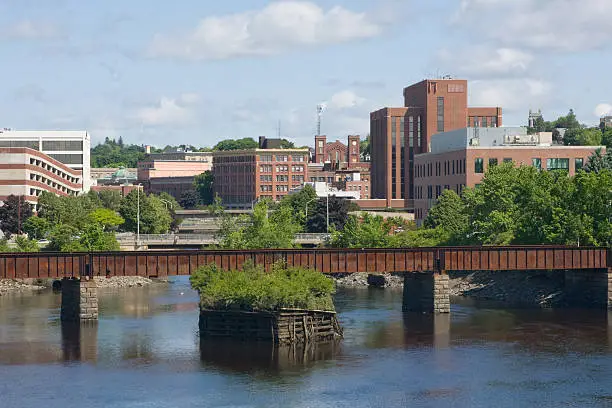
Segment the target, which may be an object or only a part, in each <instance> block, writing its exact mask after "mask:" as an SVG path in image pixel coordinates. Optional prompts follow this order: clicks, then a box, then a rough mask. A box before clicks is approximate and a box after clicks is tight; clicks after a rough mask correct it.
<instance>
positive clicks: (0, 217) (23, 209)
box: [0, 194, 33, 237]
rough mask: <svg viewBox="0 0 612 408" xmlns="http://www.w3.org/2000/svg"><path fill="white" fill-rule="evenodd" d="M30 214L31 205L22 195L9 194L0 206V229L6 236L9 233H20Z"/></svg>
mask: <svg viewBox="0 0 612 408" xmlns="http://www.w3.org/2000/svg"><path fill="white" fill-rule="evenodd" d="M32 214H33V211H32V205H31V204H30V203H28V202H27V201H26V199H25V197H24V196H16V195H12V194H11V195H10V196H8V197H7V199H6V200H4V203H3V204H2V206H1V207H0V229H2V231H3V232H4V234H5V235H6V236H7V237H10V236H11V234H20V233H21V232H22V230H23V225H24V224H25V222H26V221H27V220H28V218H30V217H31V216H32Z"/></svg>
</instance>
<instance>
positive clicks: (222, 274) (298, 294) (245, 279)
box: [189, 264, 334, 311]
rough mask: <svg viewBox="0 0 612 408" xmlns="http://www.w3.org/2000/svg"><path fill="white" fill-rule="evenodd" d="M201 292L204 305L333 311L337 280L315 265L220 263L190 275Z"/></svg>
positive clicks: (248, 308) (249, 308) (249, 309)
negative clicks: (234, 266)
mask: <svg viewBox="0 0 612 408" xmlns="http://www.w3.org/2000/svg"><path fill="white" fill-rule="evenodd" d="M189 280H190V282H191V286H192V287H193V288H194V289H196V290H197V291H198V292H199V293H200V302H201V305H202V307H203V308H206V309H215V310H228V309H231V310H247V311H263V310H267V311H275V310H279V309H284V308H288V309H292V308H295V309H311V310H327V311H333V310H334V304H333V299H332V295H333V293H334V283H333V281H332V280H331V279H330V278H327V277H326V276H325V275H323V274H321V273H319V272H316V271H313V270H311V269H302V268H286V267H284V266H282V265H278V264H277V265H275V266H274V267H273V268H272V271H271V272H268V273H266V272H265V271H264V269H263V268H261V267H258V266H253V265H252V264H251V265H245V267H244V269H242V270H232V271H227V272H226V271H221V270H219V269H218V268H217V267H216V265H210V266H205V267H201V268H199V269H198V270H197V271H196V272H195V273H194V274H192V275H191V277H190V278H189Z"/></svg>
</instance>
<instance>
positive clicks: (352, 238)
mask: <svg viewBox="0 0 612 408" xmlns="http://www.w3.org/2000/svg"><path fill="white" fill-rule="evenodd" d="M390 233H391V231H390V224H388V223H385V220H384V219H383V217H381V216H379V215H376V216H374V215H370V214H369V213H363V214H362V215H361V217H357V216H355V215H351V216H349V218H348V220H347V222H346V223H345V224H344V228H342V230H335V231H333V232H332V235H331V240H330V241H331V245H332V246H334V247H339V248H384V247H388V246H389V242H390Z"/></svg>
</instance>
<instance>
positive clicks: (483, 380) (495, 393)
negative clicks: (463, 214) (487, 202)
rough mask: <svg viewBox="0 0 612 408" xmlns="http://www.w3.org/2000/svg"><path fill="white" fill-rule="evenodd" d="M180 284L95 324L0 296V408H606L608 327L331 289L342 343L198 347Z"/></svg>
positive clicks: (23, 298) (118, 294)
mask: <svg viewBox="0 0 612 408" xmlns="http://www.w3.org/2000/svg"><path fill="white" fill-rule="evenodd" d="M197 301H198V298H197V294H196V293H195V292H193V291H192V290H190V288H189V285H188V281H187V280H186V279H183V278H179V279H177V280H175V281H174V282H173V283H172V284H170V285H168V286H163V285H160V286H151V287H144V288H137V289H134V288H132V289H125V290H117V289H114V290H112V289H109V290H100V298H99V302H100V320H99V323H98V324H97V325H88V326H82V327H79V326H76V327H75V326H70V325H64V326H62V325H61V324H60V321H59V306H60V295H58V294H54V293H51V292H44V293H40V294H30V295H10V296H2V297H0V407H11V408H13V407H19V408H27V407H45V408H60V407H61V408H66V407H79V408H83V407H87V408H96V407H138V408H140V407H147V408H148V407H181V408H187V407H350V408H358V407H404V406H419V407H421V406H422V407H530V406H537V407H562V406H573V407H610V406H612V316H607V313H606V312H605V311H593V310H588V311H580V310H555V311H553V310H507V309H506V310H505V309H494V308H488V307H487V306H486V305H479V306H475V305H472V304H470V303H469V302H463V303H460V304H453V305H452V311H451V315H450V317H449V316H436V317H431V316H424V315H413V314H403V313H402V312H401V301H402V294H401V291H397V290H382V289H342V290H340V291H339V292H338V294H337V295H336V307H337V310H338V312H339V319H340V322H341V324H342V326H343V328H344V337H345V338H344V340H342V341H341V342H340V343H339V344H331V345H326V346H320V347H316V348H314V349H307V350H303V349H301V348H294V349H280V350H274V349H272V348H271V347H269V346H267V345H257V346H247V345H244V344H235V343H232V342H215V343H212V342H202V343H201V342H200V340H199V338H198V333H197V323H198V310H197Z"/></svg>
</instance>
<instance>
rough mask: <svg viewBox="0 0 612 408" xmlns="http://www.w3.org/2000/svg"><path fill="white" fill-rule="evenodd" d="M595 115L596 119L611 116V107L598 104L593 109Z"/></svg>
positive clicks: (605, 104) (607, 104)
mask: <svg viewBox="0 0 612 408" xmlns="http://www.w3.org/2000/svg"><path fill="white" fill-rule="evenodd" d="M594 113H595V115H596V116H597V117H600V118H601V117H602V116H609V115H612V105H611V104H609V103H600V104H599V105H597V106H596V107H595V112H594Z"/></svg>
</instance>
